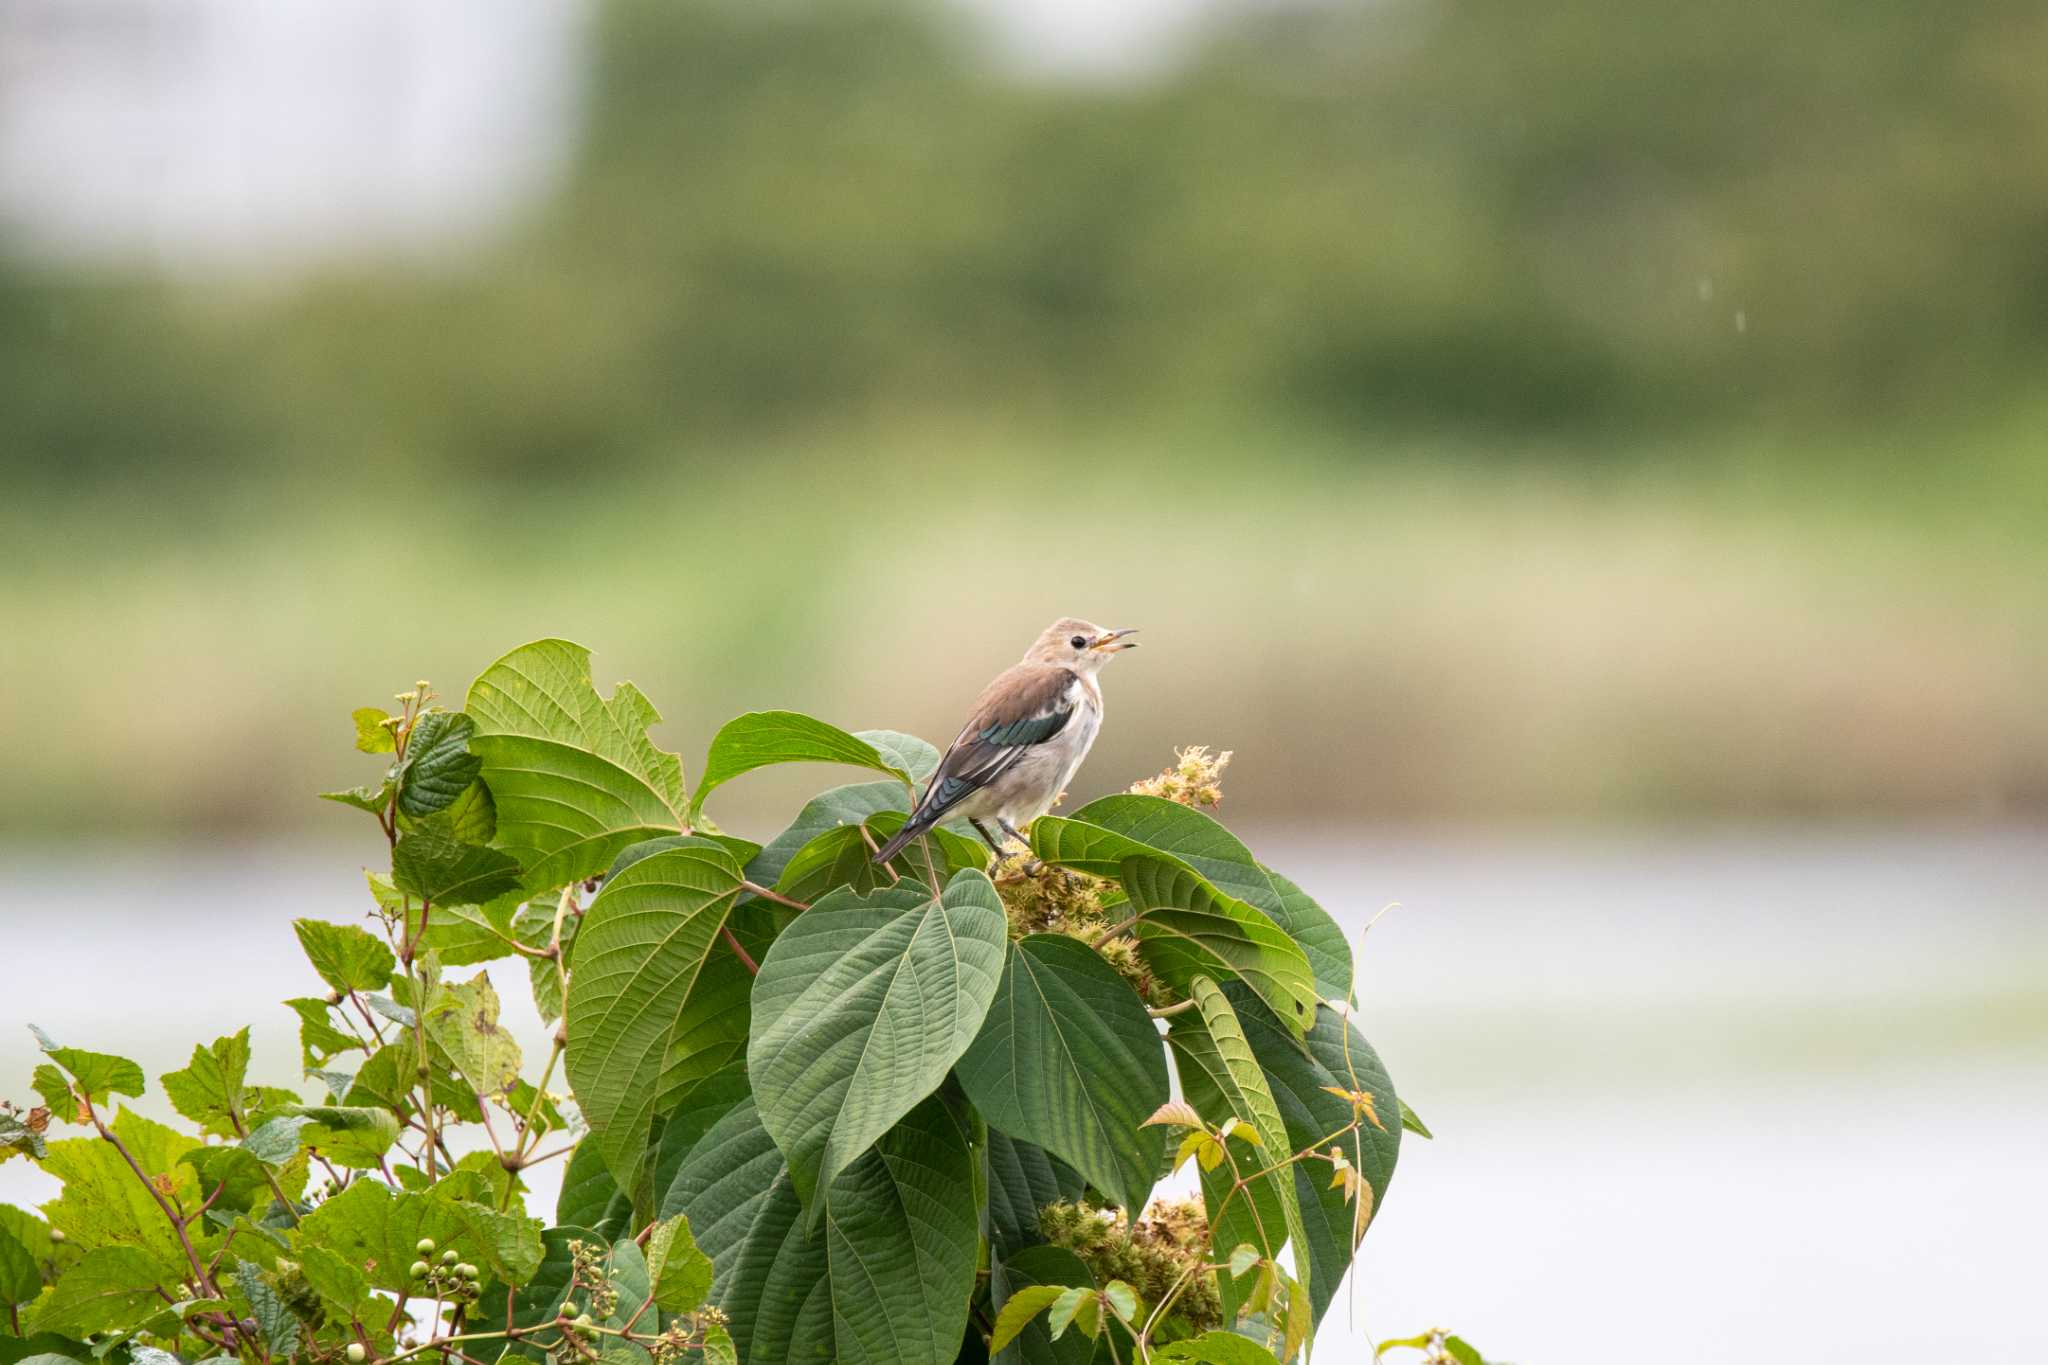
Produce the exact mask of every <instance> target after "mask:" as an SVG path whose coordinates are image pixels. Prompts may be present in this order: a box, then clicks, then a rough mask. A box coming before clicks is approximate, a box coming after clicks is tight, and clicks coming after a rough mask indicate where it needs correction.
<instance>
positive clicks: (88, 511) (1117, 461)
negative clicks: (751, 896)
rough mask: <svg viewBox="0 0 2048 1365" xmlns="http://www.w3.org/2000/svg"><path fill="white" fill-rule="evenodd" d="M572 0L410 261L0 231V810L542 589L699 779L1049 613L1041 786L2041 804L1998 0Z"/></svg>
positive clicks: (1338, 799)
mask: <svg viewBox="0 0 2048 1365" xmlns="http://www.w3.org/2000/svg"><path fill="white" fill-rule="evenodd" d="M486 22H487V21H486ZM578 33H579V38H578V45H577V47H576V56H575V58H574V65H575V67H576V73H577V74H576V80H575V87H574V89H575V98H574V99H573V100H572V101H570V105H571V108H570V110H569V112H568V113H567V114H566V115H565V119H566V125H565V126H566V132H565V133H564V143H565V146H566V152H565V155H564V158H563V160H562V164H561V166H560V168H559V173H558V174H556V175H555V176H554V177H553V178H552V179H550V180H549V181H548V183H547V184H546V185H545V186H544V188H543V189H542V190H541V191H539V192H538V193H537V194H536V195H535V196H533V197H532V198H530V199H529V200H528V201H526V202H523V203H521V204H518V205H516V206H515V207H513V208H511V209H508V210H506V211H505V212H503V213H502V214H499V215H498V216H497V218H496V220H494V221H493V222H491V223H490V224H489V225H488V230H484V231H480V232H477V233H475V234H473V235H472V236H471V237H469V238H466V239H464V240H462V241H460V242H459V243H458V244H457V245H456V246H454V247H452V248H450V247H447V246H445V245H444V246H443V247H442V248H441V249H439V250H436V251H428V252H416V251H407V250H403V249H382V248H378V247H375V246H363V247H360V248H358V249H355V250H352V251H344V252H341V253H336V254H329V255H325V256H321V257H319V258H318V259H317V260H316V261H315V263H314V264H311V265H306V266H300V267H296V268H293V269H290V270H279V269H273V268H256V266H254V265H252V267H251V268H250V269H248V270H247V271H238V270H236V269H234V268H232V266H231V267H230V268H226V269H222V268H220V267H219V266H218V265H217V264H216V265H213V266H210V267H209V268H208V269H206V270H203V271H195V270H192V269H186V268H180V266H179V264H178V263H177V262H176V261H175V260H174V261H172V262H171V263H170V264H168V265H166V264H165V263H164V262H163V261H162V260H161V259H151V260H146V261H142V262H137V261H134V260H125V259H121V258H119V257H108V256H105V255H90V254H84V255H76V256H71V255H66V254H65V253H63V252H55V253H52V252H49V251H34V250H17V251H13V252H8V253H6V254H5V255H0V413H4V428H5V436H4V440H0V484H4V488H5V497H4V510H0V540H4V544H5V547H6V549H5V551H4V556H0V621H4V622H5V623H6V626H5V632H4V634H5V641H4V644H0V667H4V669H5V674H6V676H5V679H4V684H5V685H4V703H0V747H4V751H5V752H6V753H7V754H8V756H9V764H8V780H7V781H6V782H5V783H4V784H0V823H4V824H5V826H6V828H8V829H9V830H10V831H13V832H16V833H27V832H29V831H78V832H93V833H100V834H104V833H108V832H119V831H124V830H135V831H155V832H160V833H177V832H181V831H182V832H188V833H189V832H204V831H221V830H237V829H239V830H248V831H258V830H281V829H288V828H296V827H302V826H306V827H331V826H327V825H325V824H324V822H328V821H331V820H333V819H335V818H338V817H337V816H335V814H334V813H333V812H332V811H331V810H328V809H326V808H324V807H321V806H319V805H318V804H316V803H314V802H313V801H311V800H310V799H309V797H308V793H310V792H311V791H313V790H316V789H317V788H319V787H321V786H325V785H335V784H339V783H342V782H345V781H354V780H358V779H359V778H360V777H361V776H362V774H361V773H359V772H357V771H356V770H355V768H354V767H352V766H351V765H350V764H349V762H348V755H347V754H346V752H345V751H343V750H342V749H340V748H339V747H338V746H340V745H341V744H343V743H344V741H345V737H346V735H347V734H348V727H347V721H346V716H345V712H346V710H347V709H348V708H349V707H350V706H353V705H359V704H375V703H379V702H381V701H383V700H384V699H385V698H386V697H387V696H388V694H390V693H392V692H394V691H397V690H399V689H400V688H403V687H406V686H409V685H410V684H411V682H412V680H413V679H414V678H415V677H422V676H423V677H429V678H432V679H433V680H434V681H435V682H436V683H437V684H438V685H439V686H440V687H441V688H442V689H443V690H444V691H445V692H447V693H448V694H450V695H451V696H455V697H459V695H460V692H461V690H462V688H463V686H464V685H465V684H466V682H467V680H468V678H469V677H470V676H472V675H473V674H474V673H475V672H476V671H477V670H478V669H479V668H480V667H481V666H482V665H483V664H484V663H486V662H488V660H489V659H490V658H491V657H494V656H495V655H496V654H497V653H498V652H500V651H502V650H503V649H505V648H509V647H510V646H511V645H513V644H515V643H517V642H519V641H520V640H523V639H526V638H529V637H532V636H535V635H540V634H565V635H569V636H572V637H574V638H577V639H579V640H582V641H583V642H585V643H587V644H589V645H591V646H592V647H593V648H594V649H595V650H596V651H597V670H598V675H599V679H600V681H601V682H602V681H608V680H609V679H611V678H615V677H623V676H631V677H633V678H634V679H635V680H636V681H638V682H639V683H640V684H641V685H642V686H643V688H645V690H646V691H647V692H648V693H649V694H650V695H651V696H652V697H653V698H654V699H655V701H656V703H657V704H658V705H660V706H661V707H662V708H663V709H664V711H665V713H666V714H667V716H668V721H669V724H668V725H667V726H666V728H665V732H664V733H663V734H662V736H661V738H662V739H663V740H664V741H665V742H666V743H667V744H668V745H669V746H670V747H674V748H677V749H679V750H680V751H681V752H682V753H683V755H684V758H685V763H686V767H688V768H691V769H694V767H695V766H696V764H697V763H698V761H699V760H700V758H701V755H702V752H703V746H704V744H705V742H706V740H707V739H708V736H709V733H710V729H711V727H713V726H714V725H715V724H716V723H717V722H718V721H720V720H722V719H723V718H725V717H726V716H728V715H730V714H732V713H734V712H737V711H739V710H743V709H749V708H753V707H760V706H774V705H783V706H792V707H798V708H802V709H805V710H809V711H813V712H815V713H817V714H820V715H823V716H826V717H829V718H831V719H833V720H836V721H839V722H842V723H845V724H847V725H849V726H870V725H889V726H896V727H900V728H905V729H910V730H915V731H918V732H921V733H924V734H926V735H928V736H930V737H931V738H934V739H939V740H943V739H944V738H946V737H947V734H948V731H949V730H950V727H951V726H952V724H953V723H955V718H956V714H957V713H958V712H959V710H960V708H961V706H962V705H963V704H964V702H965V700H966V698H967V697H968V696H970V695H971V694H972V691H973V689H975V688H976V687H977V686H978V685H979V683H980V682H981V681H982V679H984V678H985V677H986V676H987V675H988V674H990V673H992V672H993V671H994V670H995V669H996V668H997V667H999V666H1000V665H1002V664H1003V663H1005V662H1007V661H1009V660H1010V659H1011V658H1012V657H1013V656H1014V655H1015V654H1016V653H1017V652H1018V651H1019V650H1021V648H1022V646H1023V644H1024V643H1025V642H1026V641H1027V640H1028V639H1029V637H1030V636H1031V635H1032V634H1033V633H1034V632H1035V631H1036V630H1037V628H1038V627H1039V626H1040V625H1041V624H1042V623H1043V621H1044V620H1046V619H1050V618H1051V617H1052V616H1054V615H1057V614H1060V613H1063V612H1073V613H1077V614H1081V615H1085V616H1089V617H1092V618H1095V619H1098V620H1102V621H1105V622H1108V623H1111V624H1119V625H1121V624H1135V625H1138V626H1141V627H1143V628H1144V629H1145V631H1146V635H1145V640H1146V643H1147V645H1148V648H1147V649H1146V650H1145V651H1144V652H1142V653H1141V654H1138V655H1134V656H1132V660H1131V661H1130V662H1128V663H1126V664H1124V665H1123V666H1121V667H1119V669H1118V670H1117V671H1116V674H1115V676H1114V677H1113V678H1112V679H1111V682H1110V709H1111V711H1112V714H1113V719H1112V720H1111V723H1110V724H1109V725H1108V727H1107V729H1106V730H1105V734H1104V739H1103V743H1102V745H1101V747H1100V748H1098V750H1097V754H1098V757H1097V758H1096V760H1095V762H1094V763H1093V764H1092V765H1091V769H1092V771H1091V772H1090V773H1089V774H1088V775H1087V776H1086V777H1084V779H1083V780H1084V783H1085V784H1087V785H1088V786H1089V790H1091V791H1092V790H1094V789H1095V788H1096V787H1107V786H1114V785H1121V783H1122V782H1123V781H1126V780H1128V779H1129V777H1132V776H1136V775H1138V774H1140V773H1142V772H1145V771H1149V770H1152V769H1155V768H1156V767H1158V766H1159V765H1160V763H1161V762H1162V761H1163V760H1164V759H1165V758H1166V757H1167V753H1166V750H1167V748H1168V747H1169V746H1170V745H1172V744H1175V743H1181V744H1185V743H1191V742H1206V743H1210V744H1213V745H1217V746H1219V747H1228V748H1233V749H1235V750H1237V751H1238V752H1239V755H1240V757H1239V760H1238V764H1237V766H1236V767H1235V768H1233V770H1232V779H1233V782H1232V792H1233V801H1234V802H1235V803H1237V804H1238V805H1240V806H1241V807H1246V808H1249V810H1250V811H1253V812H1256V813H1258V814H1260V815H1262V816H1264V817H1266V818H1271V819H1283V818H1290V817H1294V816H1297V815H1309V814H1313V815H1315V816H1317V817H1319V818H1323V819H1327V820H1332V821H1338V822H1341V821H1345V820H1350V819H1355V818H1371V819H1386V818H1399V819H1438V818H1456V819H1475V818H1484V819H1495V818H1526V817H1540V818H1545V819H1556V818H1581V817H1583V818H1593V819H1624V820H1631V819H1644V818H1654V819H1659V820H1662V819H1667V818H1669V817H1672V816H1674V815H1683V816H1704V817H1726V816H1736V817H1742V818H1780V817H1788V816H1789V817H1796V818H1806V817H1836V816H1846V815H1867V814H1870V813H1872V812H1890V813H1899V812H1912V813H1917V814H1926V815H1937V816H1948V815H1957V816H1962V817H1966V818H1982V817H1984V816H1986V815H1987V814H1988V815H2006V816H2009V815H2010V814H2011V813H2013V812H2015V811H2020V810H2027V809H2032V808H2036V807H2038V805H2039V804H2040V803H2041V802H2042V801H2043V800H2044V798H2048V711H2044V708H2043V706H2042V704H2041V698H2042V696H2043V692H2044V684H2048V634H2044V631H2043V629H2042V627H2043V623H2044V606H2048V600H2044V598H2048V593H2044V587H2043V584H2044V582H2048V577H2044V573H2043V570H2044V569H2048V459H2044V455H2048V448H2044V447H2048V440H2044V436H2043V430H2044V420H2048V389H2044V387H2043V384H2042V376H2043V374H2044V372H2048V252H2044V251H2043V249H2042V244H2043V242H2044V241H2048V82H2044V81H2043V80H2042V79H2041V78H2040V73H2041V71H2042V70H2043V69H2044V66H2048V11H2043V10H2042V8H2041V7H2040V6H2039V5H2037V4H2023V3H2008V2H2006V0H1971V3H1966V4H1960V5H1953V6H1939V7H1937V6H1928V5H1922V4H1902V3H1874V4H1873V3H1869V0H1855V2H1854V3H1851V2H1849V0H1773V2H1772V3H1763V2H1762V0H1737V3H1733V4H1728V5H1720V6H1692V5H1681V4H1677V3H1661V2H1660V3H1642V2H1641V0H1553V2H1552V3H1546V4H1543V5H1538V6H1530V5H1524V4H1516V3H1509V0H1471V2H1469V3H1448V2H1447V0H1394V2H1391V3H1382V4H1374V5H1370V6H1333V7H1328V8H1321V7H1309V8H1286V7H1282V8H1261V9H1246V10H1240V9H1236V8H1231V7H1224V8H1223V9H1221V10H1219V11H1217V12H1216V13H1215V14H1213V15H1212V16H1211V17H1210V22H1208V23H1206V24H1204V25H1203V26H1201V28H1200V30H1199V34H1198V37H1197V38H1196V39H1194V40H1191V41H1190V42H1189V43H1188V44H1187V45H1186V46H1185V47H1184V49H1181V50H1178V51H1177V53H1176V55H1175V56H1174V57H1173V58H1172V59H1171V60H1161V61H1160V62H1157V63H1154V64H1153V65H1152V66H1149V67H1146V68H1144V69H1142V70H1135V71H1130V72H1126V73H1124V74H1121V75H1111V76H1102V75H1100V74H1075V73H1070V72H1069V73H1062V72H1059V71H1052V72H1047V71H1043V70H1034V69H1028V63H1027V64H1024V66H1023V67H1020V64H1019V63H1017V62H1015V61H1005V60H1004V59H1003V57H1002V55H1001V54H1000V53H992V52H991V50H990V45H989V43H988V41H987V37H986V34H985V33H983V32H981V31H980V30H979V29H978V28H977V26H976V24H975V23H974V22H973V21H972V19H971V16H969V15H968V14H967V13H966V12H965V11H963V10H958V9H951V8H925V7H917V6H909V5H905V6H893V5H880V6H878V5H872V4H861V5H850V6H849V5H830V6H827V5H822V4H775V5H748V4H739V3H731V4H676V3H655V2H654V0H612V2H611V3H606V4H603V5H600V6H596V7H593V8H592V9H590V10H589V11H588V13H587V15H586V16H585V19H584V21H583V24H582V26H581V27H580V28H579V30H578ZM1012 55H1014V54H1012ZM46 150H50V149H46ZM62 150H63V149H61V148H57V149H54V150H51V154H52V155H60V154H61V152H62ZM95 173H97V172H95V171H94V170H93V168H91V167H90V166H86V165H81V166H80V167H79V168H78V169H77V171H76V174H78V175H81V176H84V175H89V174H95ZM314 173H317V168H315V171H314ZM1119 712H1121V714H1117V713H1119ZM783 795H784V793H782V792H781V791H780V789H778V788H776V787H774V785H773V783H772V782H770V781H768V780H767V779H764V782H763V784H762V785H758V786H753V787H749V788H746V789H740V788H736V789H735V790H734V792H733V793H732V794H731V797H732V799H734V800H737V801H741V802H742V803H744V801H746V800H749V799H752V800H755V801H757V802H759V803H761V806H762V808H763V809H766V808H767V807H769V806H772V805H775V804H777V803H778V802H779V801H780V800H781V799H782V797H783Z"/></svg>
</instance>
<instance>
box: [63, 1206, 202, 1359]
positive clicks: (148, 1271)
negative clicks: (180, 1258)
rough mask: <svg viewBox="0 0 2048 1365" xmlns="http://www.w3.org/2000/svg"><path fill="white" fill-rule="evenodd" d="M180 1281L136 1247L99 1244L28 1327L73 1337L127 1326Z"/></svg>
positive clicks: (67, 1273) (67, 1274) (66, 1276)
mask: <svg viewBox="0 0 2048 1365" xmlns="http://www.w3.org/2000/svg"><path fill="white" fill-rule="evenodd" d="M130 1178H131V1179H132V1178H133V1177H132V1176H131V1177H130ZM158 1216H159V1217H161V1216H162V1215H158ZM187 1273H189V1271H188V1272H187ZM178 1283H179V1281H178V1279H177V1278H176V1276H175V1275H167V1274H166V1273H165V1272H164V1270H163V1267H162V1266H161V1265H160V1264H159V1263H158V1262H157V1261H156V1259H155V1258H153V1257H151V1256H150V1255H149V1254H148V1253H146V1252H144V1251H141V1250H140V1249H138V1248H135V1247H128V1246H106V1247H98V1248H96V1249H94V1250H92V1251H88V1252H86V1253H85V1255H84V1256H83V1257H81V1258H80V1259H79V1261H78V1263H77V1264H76V1265H74V1266H72V1267H71V1269H69V1270H67V1271H65V1272H64V1274H63V1275H62V1276H61V1277H59V1279H58V1280H57V1284H56V1287H55V1288H53V1289H52V1290H51V1291H50V1293H49V1296H48V1297H47V1298H45V1299H43V1300H41V1301H40V1302H39V1303H37V1305H36V1308H35V1314H34V1320H33V1322H32V1323H25V1324H24V1325H26V1326H31V1327H32V1328H33V1330H35V1331H38V1332H63V1333H66V1334H68V1335H71V1336H83V1335H84V1334H86V1333H87V1332H100V1331H105V1330H107V1329H108V1328H113V1327H125V1326H127V1325H129V1323H130V1322H131V1321H133V1319H134V1318H135V1316H136V1315H137V1314H138V1313H140V1312H142V1310H144V1309H146V1308H150V1307H152V1306H154V1305H157V1304H160V1303H162V1302H163V1300H162V1299H160V1298H159V1297H158V1294H157V1289H158V1287H159V1286H162V1285H169V1286H171V1288H172V1289H173V1290H175V1288H176V1286H177V1285H178ZM174 1297H175V1294H174Z"/></svg>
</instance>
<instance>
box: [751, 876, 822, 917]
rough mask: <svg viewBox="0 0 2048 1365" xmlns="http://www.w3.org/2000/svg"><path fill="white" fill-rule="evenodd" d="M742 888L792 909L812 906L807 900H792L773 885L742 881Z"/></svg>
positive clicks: (803, 908) (804, 908) (765, 899)
mask: <svg viewBox="0 0 2048 1365" xmlns="http://www.w3.org/2000/svg"><path fill="white" fill-rule="evenodd" d="M740 890H742V891H750V892H752V893H753V894H754V895H756V896H759V897H760V898H761V899H762V900H764V901H773V902H775V903H776V904H777V905H786V906H788V907H789V908H790V909H792V910H808V909H810V908H811V907H810V905H809V904H808V903H807V902H805V901H800V900H792V899H791V898H790V897H788V896H785V895H783V894H782V893H781V892H780V891H777V890H774V889H773V888H771V887H766V886H757V885H755V884H754V883H753V882H749V881H742V882H741V883H740Z"/></svg>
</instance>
